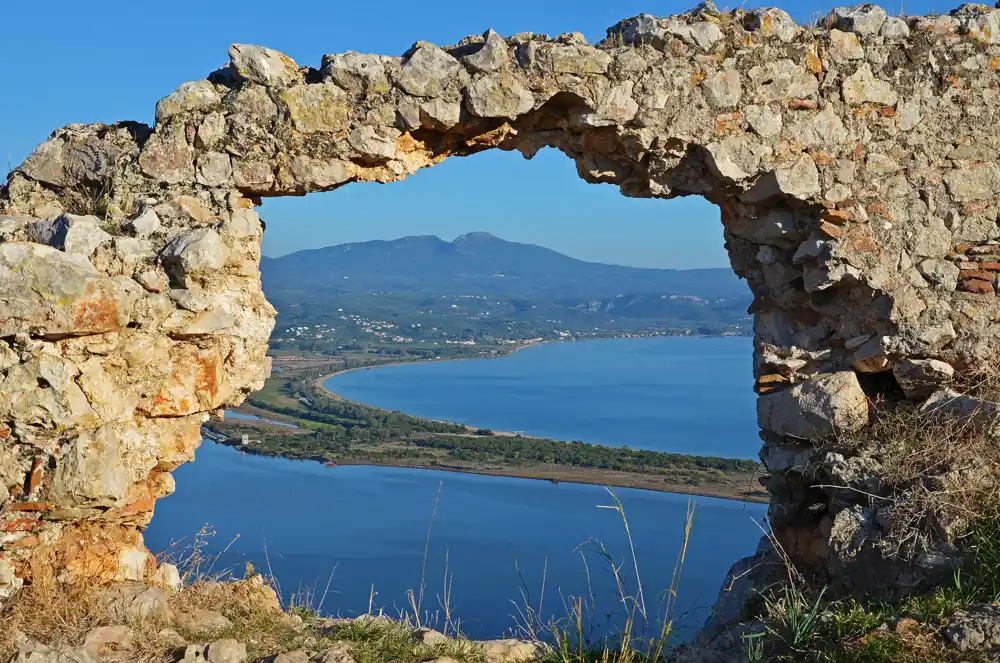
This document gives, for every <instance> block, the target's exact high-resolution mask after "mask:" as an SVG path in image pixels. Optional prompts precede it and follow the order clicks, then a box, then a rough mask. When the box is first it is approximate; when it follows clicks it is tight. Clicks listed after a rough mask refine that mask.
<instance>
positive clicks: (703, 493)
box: [313, 339, 768, 503]
mask: <svg viewBox="0 0 1000 663" xmlns="http://www.w3.org/2000/svg"><path fill="white" fill-rule="evenodd" d="M588 340H595V341H596V340H615V339H588ZM564 342H567V341H556V340H553V341H537V342H534V343H527V344H524V345H520V346H518V347H515V348H513V349H512V350H511V352H509V353H507V354H503V355H496V356H491V357H454V358H442V359H431V360H424V361H413V362H391V361H390V362H386V363H384V364H376V365H374V366H357V367H355V368H347V369H343V370H339V371H334V372H332V373H327V374H325V375H323V376H321V377H319V378H316V380H314V381H313V384H314V385H316V386H317V387H319V388H320V389H322V390H323V391H325V392H326V393H327V394H329V395H330V396H331V397H332V398H336V399H338V400H346V399H344V398H343V397H342V396H340V395H339V394H337V393H336V392H334V391H332V390H330V389H328V388H327V387H326V384H325V383H326V381H327V380H329V379H330V378H332V377H334V376H337V375H342V374H345V373H350V372H353V371H365V370H371V369H377V368H383V367H386V366H404V365H406V364H425V363H430V362H440V361H466V360H473V359H501V358H503V357H509V356H510V355H512V354H513V353H514V352H517V351H519V350H523V349H524V348H529V347H535V346H538V345H542V344H544V343H564ZM574 342H578V341H574ZM369 407H377V406H374V405H369ZM407 416H411V417H412V416H415V415H407ZM416 418H418V419H424V420H425V421H435V422H437V423H446V424H451V425H461V426H465V428H466V429H467V430H468V431H470V434H471V433H472V432H473V431H475V430H478V429H477V427H476V426H471V425H467V424H456V423H455V422H451V421H441V420H434V419H426V418H425V417H416ZM491 430H492V429H491ZM492 432H493V434H494V435H501V436H514V435H518V433H513V432H507V431H496V430H493V431H492ZM525 437H532V436H530V435H526V436H525ZM339 464H341V465H359V466H369V467H402V468H409V469H425V470H440V471H444V472H459V473H462V474H478V475H482V476H504V477H512V478H521V479H534V480H539V481H552V482H555V483H558V482H565V483H579V484H586V485H608V486H615V487H622V488H636V489H640V490H652V491H656V492H668V493H674V494H678V495H689V496H700V497H714V498H717V499H727V500H734V501H740V502H755V503H767V502H768V498H767V497H766V496H765V495H761V494H755V495H747V494H745V493H744V492H743V489H739V488H737V487H736V486H734V485H733V484H731V483H721V482H720V483H718V484H715V485H711V484H708V485H700V486H692V485H688V484H681V483H673V482H670V481H667V480H665V479H666V478H665V477H663V476H657V475H653V474H642V473H637V472H635V473H633V472H616V471H609V470H598V469H594V468H579V467H570V466H552V467H547V466H545V467H535V468H497V469H483V468H474V467H463V466H445V465H436V466H427V465H422V464H417V463H411V464H407V463H405V462H394V463H372V462H350V461H347V462H341V463H339ZM750 489H752V486H751V485H748V486H746V490H750ZM737 491H738V492H737Z"/></svg>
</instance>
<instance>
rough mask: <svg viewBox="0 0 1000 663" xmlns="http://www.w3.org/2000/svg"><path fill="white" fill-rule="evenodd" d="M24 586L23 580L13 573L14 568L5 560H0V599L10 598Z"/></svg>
mask: <svg viewBox="0 0 1000 663" xmlns="http://www.w3.org/2000/svg"><path fill="white" fill-rule="evenodd" d="M23 584H24V580H22V579H21V578H18V577H17V575H15V573H14V567H13V566H11V565H10V562H8V561H7V560H5V559H0V599H6V598H10V597H11V596H14V594H16V593H17V590H19V589H20V588H21V586H22V585H23Z"/></svg>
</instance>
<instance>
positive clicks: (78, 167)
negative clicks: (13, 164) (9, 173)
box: [18, 125, 131, 187]
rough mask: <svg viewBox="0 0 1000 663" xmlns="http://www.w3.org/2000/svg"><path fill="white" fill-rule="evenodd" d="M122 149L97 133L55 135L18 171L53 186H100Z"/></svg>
mask: <svg viewBox="0 0 1000 663" xmlns="http://www.w3.org/2000/svg"><path fill="white" fill-rule="evenodd" d="M99 126H101V127H102V128H103V126H104V125H99ZM122 147H123V146H121V145H117V144H116V143H115V142H114V141H113V140H107V139H105V138H102V137H101V136H100V132H96V133H90V134H83V135H73V134H70V135H61V136H55V137H53V138H50V139H49V140H48V141H46V142H44V143H42V144H41V145H39V146H38V147H37V148H35V151H34V152H32V153H31V155H30V156H29V157H28V158H27V160H25V162H24V163H23V164H21V165H20V166H19V167H18V172H20V173H23V174H25V175H27V176H28V177H30V178H32V179H34V180H38V181H39V182H45V183H47V184H51V185H53V186H65V187H69V186H77V185H81V184H87V185H90V184H94V185H98V186H102V185H106V184H107V181H108V179H109V178H110V177H112V176H113V174H114V170H115V164H116V163H117V162H118V159H119V158H120V157H121V155H122ZM129 147H131V145H130V146H129Z"/></svg>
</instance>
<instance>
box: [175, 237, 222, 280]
mask: <svg viewBox="0 0 1000 663" xmlns="http://www.w3.org/2000/svg"><path fill="white" fill-rule="evenodd" d="M228 255H229V250H228V249H227V248H226V245H225V243H223V241H222V238H221V237H219V233H217V232H215V231H214V230H212V229H211V228H197V229H195V230H191V231H189V232H186V233H184V234H183V235H181V236H180V237H178V238H177V239H175V240H174V241H172V242H170V244H168V245H167V247H166V248H165V249H164V251H163V259H164V262H165V263H166V264H167V266H168V267H173V268H175V269H177V270H178V272H179V274H180V275H181V276H182V277H188V276H191V275H192V274H199V273H204V272H211V271H214V270H218V269H221V268H222V266H223V265H224V264H225V263H226V258H227V256H228Z"/></svg>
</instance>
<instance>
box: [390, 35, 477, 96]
mask: <svg viewBox="0 0 1000 663" xmlns="http://www.w3.org/2000/svg"><path fill="white" fill-rule="evenodd" d="M461 71H462V65H461V64H459V62H458V60H456V59H455V58H453V57H452V56H450V55H448V54H447V53H445V52H444V51H442V50H441V49H440V48H438V47H437V46H435V45H434V44H428V43H420V44H418V45H417V47H416V48H415V50H414V51H413V53H412V54H411V55H410V57H409V58H407V60H406V61H405V62H404V63H403V66H402V67H400V69H399V73H398V75H397V78H396V84H397V85H399V87H400V88H402V89H403V91H404V92H407V93H408V94H412V95H414V96H417V97H436V96H437V95H439V94H441V93H442V92H444V90H445V88H446V87H448V85H449V83H450V82H451V81H452V80H454V79H455V78H456V77H457V76H458V74H459V72H461Z"/></svg>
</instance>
